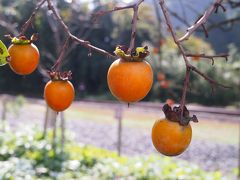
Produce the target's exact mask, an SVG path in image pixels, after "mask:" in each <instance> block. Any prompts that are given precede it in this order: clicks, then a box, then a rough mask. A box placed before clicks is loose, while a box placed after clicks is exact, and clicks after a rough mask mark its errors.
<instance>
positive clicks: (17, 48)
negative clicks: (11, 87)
mask: <svg viewBox="0 0 240 180" xmlns="http://www.w3.org/2000/svg"><path fill="white" fill-rule="evenodd" d="M8 51H9V54H10V57H11V59H10V62H9V65H10V67H11V69H12V70H13V71H14V72H15V73H16V74H19V75H28V74H31V73H32V72H33V71H34V70H35V69H36V68H37V66H38V64H39V57H40V55H39V51H38V48H37V47H36V46H35V45H34V44H32V43H31V44H21V45H17V44H12V45H11V46H10V47H9V48H8Z"/></svg>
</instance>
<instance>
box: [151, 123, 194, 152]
mask: <svg viewBox="0 0 240 180" xmlns="http://www.w3.org/2000/svg"><path fill="white" fill-rule="evenodd" d="M191 139H192V128H191V125H190V124H188V125H186V126H182V125H180V124H179V122H173V121H170V120H168V119H161V120H157V121H156V122H155V124H154V125H153V128H152V143H153V145H154V147H155V148H156V149H157V151H158V152H160V153H162V154H164V155H166V156H177V155H179V154H181V153H182V152H183V151H184V150H186V148H187V147H188V145H189V144H190V142H191Z"/></svg>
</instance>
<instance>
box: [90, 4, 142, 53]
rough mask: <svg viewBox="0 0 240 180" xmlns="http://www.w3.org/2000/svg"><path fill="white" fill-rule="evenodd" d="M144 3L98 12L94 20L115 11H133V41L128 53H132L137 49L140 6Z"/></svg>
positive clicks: (94, 15)
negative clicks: (136, 40)
mask: <svg viewBox="0 0 240 180" xmlns="http://www.w3.org/2000/svg"><path fill="white" fill-rule="evenodd" d="M143 2H144V0H138V1H137V2H136V3H134V4H131V5H128V6H124V7H115V8H113V9H111V10H108V11H98V12H96V13H94V14H93V19H94V20H96V19H97V18H99V17H101V16H103V15H105V14H108V13H112V12H115V11H121V10H125V9H133V18H132V33H131V40H130V44H129V48H128V53H131V52H132V50H133V49H134V47H135V38H136V31H137V21H138V9H139V6H140V5H141V4H142V3H143Z"/></svg>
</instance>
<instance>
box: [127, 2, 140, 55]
mask: <svg viewBox="0 0 240 180" xmlns="http://www.w3.org/2000/svg"><path fill="white" fill-rule="evenodd" d="M143 1H144V0H140V1H138V2H137V3H136V4H135V6H134V8H133V18H132V33H131V40H130V45H129V49H128V52H130V53H131V52H132V50H133V49H134V47H135V39H136V31H137V21H138V8H139V6H140V4H141V3H142V2H143Z"/></svg>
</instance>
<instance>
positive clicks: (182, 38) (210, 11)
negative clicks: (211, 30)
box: [178, 0, 223, 42]
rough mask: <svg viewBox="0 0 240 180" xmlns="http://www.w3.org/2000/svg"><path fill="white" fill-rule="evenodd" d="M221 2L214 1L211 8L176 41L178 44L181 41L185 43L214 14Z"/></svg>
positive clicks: (221, 0)
mask: <svg viewBox="0 0 240 180" xmlns="http://www.w3.org/2000/svg"><path fill="white" fill-rule="evenodd" d="M222 2H223V0H216V2H215V3H214V4H213V5H211V7H210V8H209V9H208V10H206V11H205V13H204V14H203V16H202V17H201V18H200V19H199V20H198V21H197V22H196V23H195V24H194V25H192V26H191V27H189V28H188V29H187V32H186V34H185V35H184V36H182V37H181V38H179V39H178V41H179V42H182V41H185V40H187V39H188V38H189V37H190V36H191V35H192V34H193V32H194V31H195V30H196V29H198V28H199V27H200V26H202V25H203V24H204V23H205V22H206V21H207V19H208V18H209V17H210V16H211V14H212V13H214V12H215V10H216V9H217V7H218V6H217V5H216V4H218V5H219V4H221V3H222Z"/></svg>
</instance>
